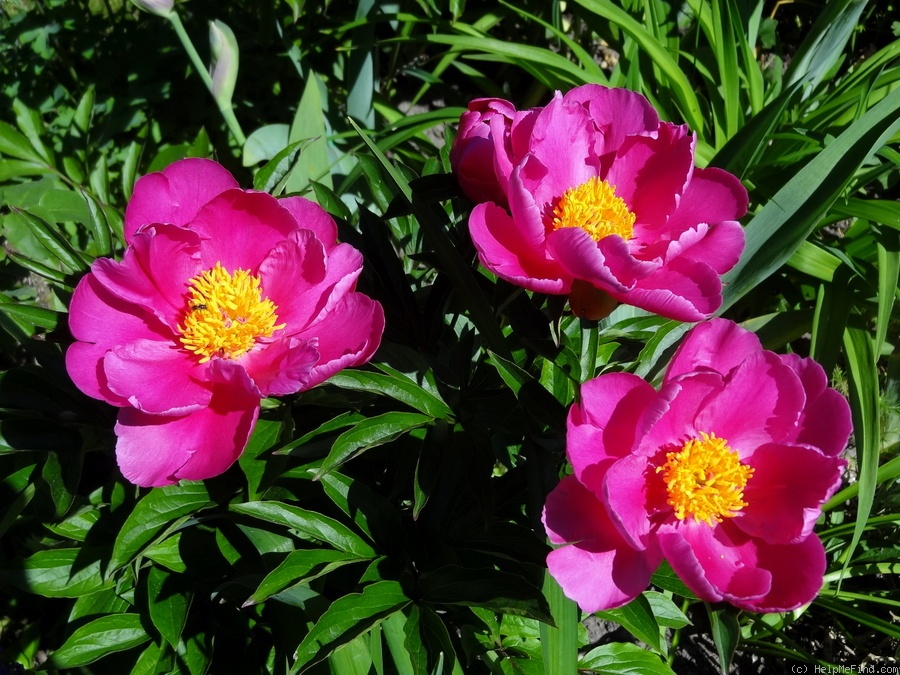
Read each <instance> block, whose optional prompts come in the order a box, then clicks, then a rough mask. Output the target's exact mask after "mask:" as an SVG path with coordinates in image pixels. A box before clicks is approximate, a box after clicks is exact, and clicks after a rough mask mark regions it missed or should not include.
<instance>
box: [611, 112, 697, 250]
mask: <svg viewBox="0 0 900 675" xmlns="http://www.w3.org/2000/svg"><path fill="white" fill-rule="evenodd" d="M693 167H694V139H693V137H691V136H688V135H687V128H686V127H683V126H675V125H674V124H669V123H668V122H662V123H660V125H659V130H658V135H657V137H656V138H651V137H648V136H630V137H629V138H628V139H626V141H625V143H624V144H623V145H622V148H621V150H620V151H619V153H618V156H617V157H616V159H615V161H614V162H613V163H612V166H610V168H609V173H608V174H607V175H606V176H605V179H606V180H607V181H608V182H609V183H611V184H612V185H614V186H615V188H616V196H617V197H619V198H620V199H622V200H624V201H625V203H626V204H627V205H628V208H629V209H630V210H631V211H632V213H634V214H635V216H636V217H637V222H636V223H635V230H634V232H635V241H636V243H644V242H645V241H655V240H656V238H657V236H658V235H657V234H656V228H659V227H660V226H661V225H663V224H664V223H666V222H667V221H668V219H669V216H671V215H672V214H673V213H674V212H675V208H676V207H677V206H678V200H679V197H680V195H681V194H682V193H683V192H684V191H685V188H686V186H687V184H688V181H689V180H690V177H691V172H692V170H693Z"/></svg>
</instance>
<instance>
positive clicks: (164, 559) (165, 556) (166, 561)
mask: <svg viewBox="0 0 900 675" xmlns="http://www.w3.org/2000/svg"><path fill="white" fill-rule="evenodd" d="M144 557H145V558H149V559H150V560H152V561H153V562H155V563H158V564H160V565H162V566H163V567H166V568H168V569H170V570H172V571H173V572H184V571H186V570H187V564H186V563H185V562H184V560H183V559H182V557H181V532H176V533H175V534H173V535H172V536H171V537H166V538H165V539H163V540H162V541H160V542H158V543H156V544H153V545H152V546H148V547H147V548H145V549H144Z"/></svg>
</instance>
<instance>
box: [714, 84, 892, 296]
mask: <svg viewBox="0 0 900 675" xmlns="http://www.w3.org/2000/svg"><path fill="white" fill-rule="evenodd" d="M898 110H900V89H897V90H895V91H893V92H891V93H890V94H889V95H888V96H886V97H885V98H884V99H882V100H881V101H880V102H879V103H878V104H877V105H875V106H874V107H873V108H872V109H871V110H869V111H868V112H867V113H866V114H865V115H863V116H862V117H861V118H860V119H858V120H857V121H856V122H854V123H853V124H852V125H851V126H850V127H849V128H848V129H847V130H846V131H844V132H843V133H842V134H841V135H840V136H838V137H837V138H835V139H834V140H833V141H831V143H829V144H828V145H827V146H826V147H825V149H824V150H822V151H821V152H820V153H819V154H818V155H817V156H816V157H814V158H813V159H812V160H811V161H810V162H809V163H808V164H807V165H806V166H804V167H803V168H802V169H801V170H800V171H799V172H797V174H796V175H795V176H794V177H793V178H792V179H791V180H789V181H788V182H787V183H786V184H785V185H784V186H783V187H782V188H781V189H780V190H779V191H778V192H777V193H776V194H775V196H774V197H772V199H771V200H770V201H769V202H768V203H767V204H766V205H765V206H764V207H763V208H762V209H761V210H760V211H759V213H757V214H756V216H755V217H754V218H753V220H751V221H750V223H749V224H748V225H747V228H746V230H745V233H746V237H747V244H746V247H745V248H744V254H743V255H742V256H741V260H740V261H739V262H738V264H737V265H736V266H735V267H734V269H732V270H731V271H730V272H729V273H728V274H726V275H725V276H724V277H723V282H724V283H725V291H724V294H723V296H724V300H723V303H722V307H721V308H720V309H719V313H721V312H724V311H725V310H726V309H727V308H729V307H730V306H731V305H732V304H734V303H735V302H736V301H737V300H738V299H739V298H741V297H742V296H743V295H744V294H745V293H747V292H748V291H750V290H751V289H753V288H755V287H757V286H758V285H759V284H760V282H762V281H763V280H764V279H766V278H767V277H769V275H771V274H772V273H774V272H775V271H776V270H777V269H778V268H779V267H781V265H783V264H784V262H785V261H786V260H787V259H788V258H790V257H791V254H793V252H794V251H796V250H797V248H798V247H799V246H800V244H801V243H802V242H803V240H805V239H806V238H807V237H808V236H809V234H810V233H811V232H812V231H813V230H814V229H815V228H816V226H817V225H818V224H819V221H820V219H821V217H822V216H823V215H824V214H825V212H826V211H827V210H828V208H829V207H830V206H831V204H832V203H833V202H834V201H835V199H837V197H838V196H839V195H840V194H841V193H842V192H843V190H844V188H845V187H846V186H847V185H848V184H849V183H850V181H851V180H852V178H853V176H854V174H855V173H856V171H857V170H858V169H859V167H860V166H861V165H862V164H863V162H865V161H866V160H867V159H868V158H869V157H871V156H872V154H873V153H874V152H875V151H876V150H878V149H879V148H881V146H883V145H884V144H885V143H886V142H887V141H888V140H889V139H890V138H891V137H892V136H893V135H894V134H895V133H896V132H897V130H898V129H900V115H898V114H897V111H898Z"/></svg>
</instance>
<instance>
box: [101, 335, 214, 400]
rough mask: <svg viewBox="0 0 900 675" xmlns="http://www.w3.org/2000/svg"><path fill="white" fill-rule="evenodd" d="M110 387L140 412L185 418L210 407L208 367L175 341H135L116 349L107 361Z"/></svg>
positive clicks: (107, 375)
mask: <svg viewBox="0 0 900 675" xmlns="http://www.w3.org/2000/svg"><path fill="white" fill-rule="evenodd" d="M103 370H104V373H105V374H106V381H107V386H108V387H109V389H110V391H112V392H113V393H114V394H116V395H117V396H121V397H122V398H126V399H128V403H129V404H130V405H131V406H133V407H135V408H137V409H138V410H140V411H142V412H145V413H150V414H156V415H185V414H187V413H191V412H194V411H196V410H198V409H200V408H202V407H204V406H206V405H208V404H209V399H210V397H211V396H212V394H211V392H210V390H209V387H208V386H204V384H203V381H204V380H205V379H206V375H205V371H206V365H205V364H200V363H198V362H197V359H196V357H194V355H193V354H189V353H188V352H186V351H185V350H183V349H179V348H178V347H177V346H176V345H175V344H173V343H171V342H168V343H167V342H159V341H152V340H135V341H134V342H131V343H129V344H127V345H122V346H119V347H113V348H112V349H111V350H110V351H109V352H108V353H107V355H106V358H105V359H104V360H103Z"/></svg>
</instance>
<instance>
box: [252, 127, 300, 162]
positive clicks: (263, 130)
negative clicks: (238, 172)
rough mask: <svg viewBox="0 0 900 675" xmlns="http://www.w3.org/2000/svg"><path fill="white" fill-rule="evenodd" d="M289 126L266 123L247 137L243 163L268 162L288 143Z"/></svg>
mask: <svg viewBox="0 0 900 675" xmlns="http://www.w3.org/2000/svg"><path fill="white" fill-rule="evenodd" d="M290 133H291V128H290V127H289V126H288V125H287V124H267V125H266V126H264V127H260V128H259V129H257V130H256V131H254V132H253V133H252V134H250V135H249V136H248V137H247V142H246V143H244V155H243V162H242V163H243V165H244V166H253V165H254V164H259V163H260V162H268V161H269V160H270V159H272V158H273V157H274V156H275V155H277V154H278V153H279V152H281V151H282V150H283V149H284V148H286V147H287V146H288V145H289V144H290V140H289V137H290Z"/></svg>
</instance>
